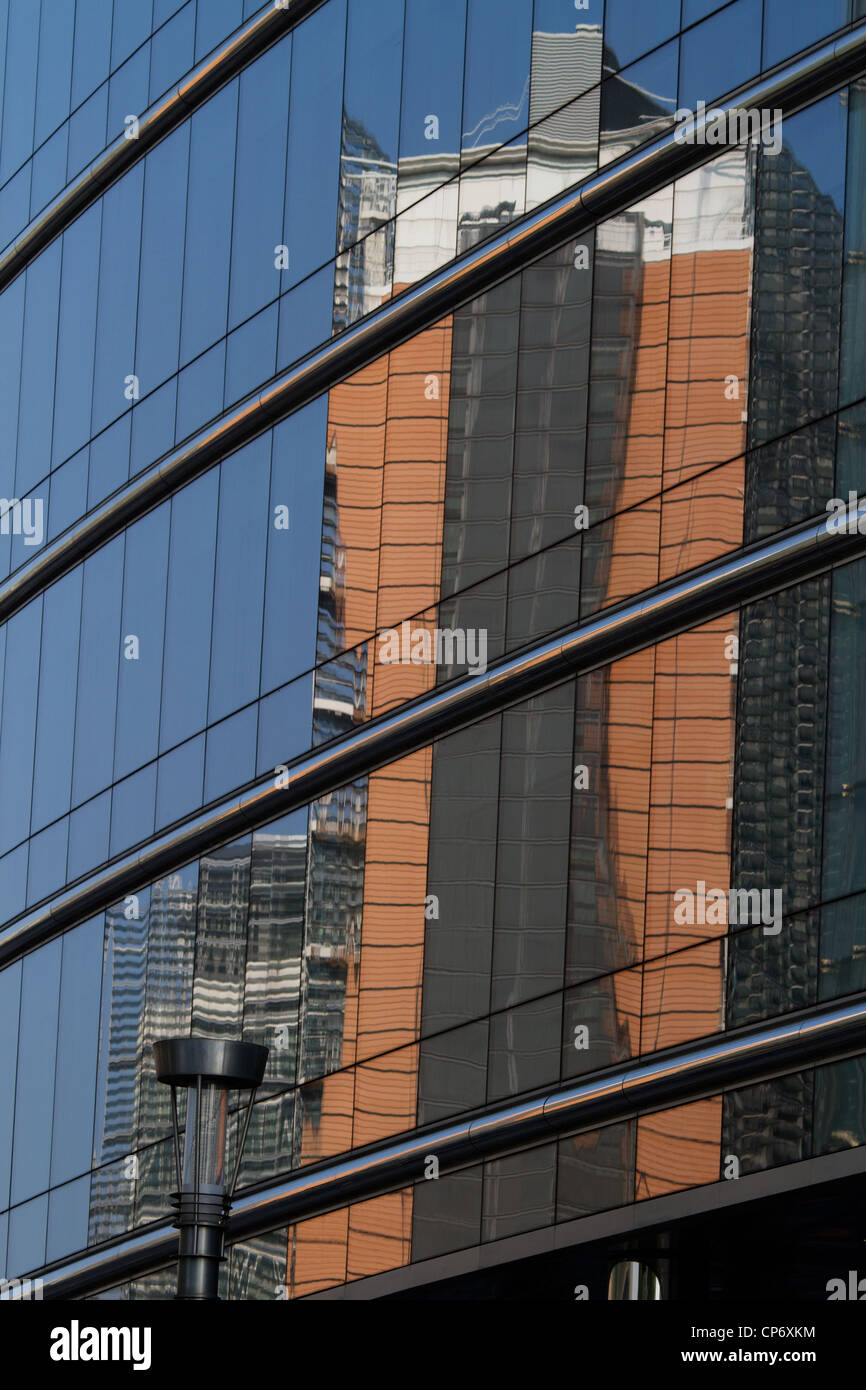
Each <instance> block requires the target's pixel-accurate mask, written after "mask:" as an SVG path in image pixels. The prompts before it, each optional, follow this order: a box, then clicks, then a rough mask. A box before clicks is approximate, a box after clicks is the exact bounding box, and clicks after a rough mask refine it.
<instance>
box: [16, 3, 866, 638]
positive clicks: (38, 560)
mask: <svg viewBox="0 0 866 1390" xmlns="http://www.w3.org/2000/svg"><path fill="white" fill-rule="evenodd" d="M864 67H866V21H864V22H863V23H861V24H859V25H857V27H856V28H855V29H853V30H851V31H850V32H848V33H846V34H845V35H844V36H843V37H842V38H839V39H833V40H830V41H829V42H828V43H825V44H822V45H820V46H819V47H818V48H816V49H814V50H812V52H811V53H808V54H806V55H804V56H801V57H800V58H797V59H795V60H794V61H793V62H791V63H788V64H785V65H784V66H783V67H780V68H779V69H777V70H776V71H775V72H774V73H771V74H770V75H769V76H765V77H762V78H760V79H758V80H757V81H755V82H753V83H750V84H749V85H748V86H747V87H743V88H741V89H740V90H739V91H738V92H737V93H735V94H733V95H732V96H730V97H728V98H726V99H725V100H724V101H722V102H720V104H719V106H718V108H713V107H708V109H707V111H706V112H705V113H704V115H703V118H702V120H701V121H700V122H696V123H695V125H694V130H695V132H696V137H695V138H696V142H695V143H693V144H688V143H684V142H680V141H678V140H677V139H676V138H675V135H674V131H673V130H670V131H668V132H666V133H665V134H664V135H661V136H659V137H658V138H657V139H655V140H651V141H649V142H648V143H647V144H645V145H642V146H640V147H639V148H638V149H636V150H633V151H631V152H630V153H628V154H626V155H624V156H623V157H622V158H621V159H619V160H616V161H615V162H613V163H611V164H608V165H606V166H605V167H604V168H603V169H601V170H599V172H598V173H595V174H591V175H590V176H589V177H588V178H586V179H584V180H583V181H582V182H580V183H577V184H574V185H573V186H572V187H571V188H569V189H567V190H566V191H565V192H564V193H560V194H558V195H557V196H556V197H555V198H552V199H551V200H550V201H549V202H547V203H543V204H542V205H541V206H540V207H537V208H535V209H534V210H533V211H532V212H530V213H527V214H526V215H525V216H524V217H521V218H518V219H516V220H515V221H514V222H511V223H509V224H508V225H507V226H506V227H505V228H503V230H502V231H500V232H498V233H497V234H496V235H495V236H493V237H490V238H489V239H488V240H487V241H483V242H481V243H479V244H478V245H477V246H475V247H472V248H471V249H470V250H469V251H466V252H464V253H463V254H462V255H460V256H458V257H456V259H455V260H453V261H449V263H448V264H447V265H446V266H444V267H442V269H440V270H437V271H435V272H434V273H433V274H432V275H429V276H427V277H426V278H425V279H423V280H419V281H418V282H417V283H416V284H414V285H411V286H410V287H409V288H408V289H406V290H404V291H402V293H400V294H399V295H396V296H395V297H394V298H393V299H390V300H388V301H387V302H386V303H385V304H383V305H382V306H381V307H380V308H379V309H377V310H375V311H374V312H373V313H371V314H368V315H367V317H366V318H363V319H360V320H359V321H358V322H357V323H355V324H353V325H352V326H351V327H350V328H347V329H345V330H344V332H342V333H340V334H338V335H337V336H336V337H334V338H332V339H330V340H329V341H328V342H327V343H324V344H322V345H321V346H320V347H318V348H317V349H316V350H315V351H314V352H312V353H310V354H308V356H307V357H305V358H303V359H302V360H301V361H300V362H298V363H296V364H295V365H294V366H292V367H290V368H289V369H288V370H287V371H285V372H283V373H281V374H280V375H279V376H277V377H275V378H274V380H273V381H272V382H271V383H270V385H268V386H266V387H265V388H264V389H262V390H259V391H257V392H254V393H253V394H252V395H251V396H249V397H247V399H246V400H244V401H242V402H241V403H240V404H239V405H237V406H234V407H233V408H232V409H231V410H229V411H227V412H226V413H224V414H223V415H220V416H219V417H217V418H216V419H215V420H213V421H211V423H210V424H209V425H207V426H206V427H205V428H203V429H201V430H200V431H198V433H196V434H194V435H193V436H192V437H191V438H190V439H188V440H186V441H185V442H184V443H183V444H181V445H179V446H178V447H177V448H175V449H173V450H171V451H170V452H169V453H168V454H166V455H165V456H164V458H162V459H161V460H159V461H157V462H156V463H154V464H153V465H151V467H149V468H147V469H145V470H144V471H143V472H142V473H140V474H138V476H137V477H136V478H134V479H133V480H132V481H131V482H129V483H127V484H126V485H125V486H124V487H122V488H119V489H118V490H117V492H115V493H114V494H113V495H112V496H111V497H109V498H107V499H106V500H105V501H104V502H102V503H101V504H100V505H99V506H98V507H96V508H95V509H94V510H93V511H91V512H90V513H88V515H87V516H85V517H83V518H81V520H79V521H78V522H77V523H75V524H74V525H73V526H71V527H70V528H69V529H68V530H67V531H65V532H64V533H63V535H62V536H59V537H58V538H57V539H56V540H54V541H52V542H51V544H50V545H47V546H46V547H45V549H44V550H41V551H40V552H39V554H38V555H35V556H34V557H33V559H31V560H29V561H28V562H27V563H26V564H24V565H22V566H21V567H20V569H18V570H16V571H15V573H14V574H12V575H10V576H9V578H8V579H6V580H5V581H4V582H3V583H2V584H0V622H3V621H5V620H6V619H7V618H9V617H10V616H11V615H12V613H14V612H15V611H16V610H17V609H19V608H20V607H21V606H22V605H23V604H25V603H26V602H27V601H28V600H29V599H31V598H33V597H34V596H35V595H36V594H37V593H39V592H40V591H41V590H42V589H44V588H45V586H46V585H47V584H50V583H51V582H52V581H53V580H56V579H59V578H60V576H61V575H63V574H66V573H67V572H68V571H69V570H70V569H72V568H73V566H74V565H76V564H78V563H79V562H80V561H81V560H83V559H84V558H85V557H86V556H87V555H90V554H92V552H93V551H94V550H97V549H98V548H99V546H101V545H104V544H105V543H106V542H107V541H108V540H110V539H111V538H112V537H113V536H115V535H117V534H118V533H119V532H120V531H122V530H123V529H124V527H126V526H128V525H129V524H130V523H131V522H132V521H134V520H136V518H138V517H140V516H142V515H143V514H144V513H145V512H147V511H149V510H150V509H151V508H152V507H155V506H156V505H157V504H158V503H159V502H161V501H163V500H164V499H165V498H166V497H168V496H170V495H171V493H172V492H175V491H176V490H177V489H178V488H179V487H182V486H183V485H184V484H185V483H188V482H190V481H191V480H192V479H193V478H196V477H198V476H199V475H200V474H201V473H203V472H204V471H205V470H206V469H207V468H209V467H210V466H211V465H212V464H214V463H216V462H217V461H218V460H219V459H221V458H225V457H226V456H227V455H228V454H231V453H233V452H234V451H235V450H236V449H239V448H241V447H242V445H244V444H247V443H249V442H250V440H252V439H255V438H256V437H257V436H258V435H259V434H261V433H263V431H265V430H266V429H269V428H271V426H273V425H274V424H276V423H277V422H278V421H280V420H282V419H285V417H286V416H287V415H290V414H292V413H293V412H294V411H296V410H299V409H300V408H301V407H302V406H304V405H307V404H309V403H310V401H313V400H315V399H316V398H317V397H318V396H320V395H322V394H323V393H324V392H325V391H328V390H330V389H331V387H333V386H335V385H337V383H338V382H340V381H343V380H344V379H345V378H346V377H348V376H351V375H352V373H353V372H356V371H358V370H359V369H360V368H361V367H364V366H366V365H368V364H369V363H370V362H373V361H375V359H376V358H378V357H380V356H381V355H382V354H383V353H385V352H388V351H389V350H391V349H392V348H395V347H397V346H399V344H400V343H402V342H405V341H406V339H408V338H411V337H412V336H413V335H414V334H416V333H418V332H420V331H421V330H422V329H424V328H428V327H430V326H431V325H432V324H434V323H436V322H438V320H439V319H441V318H442V317H443V316H444V315H446V314H449V313H451V312H452V311H453V310H454V309H456V308H458V307H459V306H460V305H461V304H465V303H466V302H467V301H468V300H470V299H473V298H474V297H475V296H476V295H478V294H480V293H481V292H482V291H484V290H488V289H490V288H491V286H493V285H496V284H498V283H499V282H500V281H501V280H504V279H506V278H507V277H508V276H509V275H513V274H514V273H515V272H516V271H518V270H520V269H521V268H522V267H523V266H525V265H527V264H529V263H530V262H532V261H534V260H537V259H538V257H539V256H543V255H545V254H546V253H547V252H548V251H551V250H553V249H554V248H555V247H557V246H559V245H561V244H562V242H563V241H565V240H566V239H567V238H568V237H569V236H579V235H581V234H582V233H585V232H588V231H590V230H591V229H592V228H593V227H594V226H595V225H596V223H598V222H600V221H603V220H604V219H605V218H608V217H612V216H614V215H615V214H616V213H621V212H624V211H626V210H627V209H628V208H629V207H631V206H632V204H633V203H634V202H635V201H637V200H638V199H639V198H641V197H643V196H645V195H646V194H648V193H650V192H652V191H654V190H656V189H658V188H663V187H665V186H666V185H667V184H669V183H671V182H672V181H673V180H674V179H676V178H678V177H679V176H680V175H682V174H685V173H687V172H688V171H689V170H690V169H694V168H697V167H698V166H699V165H701V164H705V163H707V162H708V161H709V160H711V159H713V158H715V157H716V156H717V155H718V154H719V153H720V148H721V147H720V146H718V145H707V144H703V143H700V142H699V137H700V133H701V130H702V129H703V127H705V126H707V125H708V124H710V119H711V118H712V117H714V115H715V114H716V113H717V111H719V110H721V111H728V110H732V109H735V108H736V109H738V110H739V109H756V110H766V109H768V108H770V109H776V108H778V109H779V110H782V111H783V112H784V114H785V115H786V116H789V115H791V114H793V113H794V112H795V111H798V110H800V109H801V108H802V107H804V106H806V105H808V104H809V103H810V102H812V101H815V100H817V99H818V98H819V97H821V96H826V95H827V94H828V93H829V92H831V91H834V90H835V89H836V88H838V87H840V86H842V85H843V84H844V83H845V82H846V81H848V80H849V79H850V78H851V77H852V76H853V75H854V74H855V73H856V72H858V71H860V70H861V69H863V68H864Z"/></svg>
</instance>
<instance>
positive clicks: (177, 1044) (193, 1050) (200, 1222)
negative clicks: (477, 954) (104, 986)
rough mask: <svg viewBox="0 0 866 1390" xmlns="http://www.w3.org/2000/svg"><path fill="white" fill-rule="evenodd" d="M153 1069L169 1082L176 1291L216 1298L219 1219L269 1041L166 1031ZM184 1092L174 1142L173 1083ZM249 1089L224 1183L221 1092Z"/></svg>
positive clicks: (224, 1103) (224, 1102)
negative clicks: (178, 1034)
mask: <svg viewBox="0 0 866 1390" xmlns="http://www.w3.org/2000/svg"><path fill="white" fill-rule="evenodd" d="M153 1051H154V1055H155V1057H156V1076H157V1080H158V1081H163V1082H165V1084H166V1085H168V1086H171V1116H172V1126H173V1129H174V1158H175V1168H176V1171H177V1191H176V1192H173V1193H172V1194H171V1199H172V1203H173V1205H174V1207H175V1211H176V1216H175V1221H174V1224H175V1226H177V1228H178V1230H179V1231H180V1237H179V1241H178V1249H179V1262H178V1271H177V1297H178V1298H181V1299H214V1298H219V1267H220V1262H221V1260H222V1258H223V1244H224V1237H225V1226H226V1220H227V1218H228V1214H229V1211H230V1210H231V1200H232V1196H233V1194H234V1190H235V1185H236V1183H237V1180H238V1174H239V1173H240V1167H241V1156H242V1154H243V1151H244V1143H245V1141H246V1137H247V1130H248V1128H249V1123H250V1115H251V1114H252V1108H253V1100H254V1099H255V1094H256V1088H257V1087H258V1086H259V1084H260V1082H261V1080H262V1077H263V1076H264V1074H265V1064H266V1062H267V1060H268V1049H267V1048H266V1047H259V1045H258V1044H257V1043H248V1042H228V1041H227V1042H220V1041H213V1040H211V1039H209V1038H166V1039H164V1040H163V1041H161V1042H157V1043H154V1045H153ZM179 1088H183V1089H185V1090H186V1092H187V1104H186V1132H185V1134H184V1139H183V1149H182V1150H181V1137H180V1127H179V1124H178V1104H177V1093H178V1089H179ZM232 1090H241V1091H245V1090H248V1091H249V1093H250V1095H249V1100H248V1102H247V1107H246V1113H245V1114H244V1120H243V1128H242V1130H241V1134H240V1138H239V1141H238V1150H237V1158H236V1159H235V1166H234V1173H233V1174H232V1179H231V1182H230V1183H229V1184H226V1178H225V1167H226V1149H227V1144H228V1093H229V1091H232Z"/></svg>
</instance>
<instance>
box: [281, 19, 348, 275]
mask: <svg viewBox="0 0 866 1390" xmlns="http://www.w3.org/2000/svg"><path fill="white" fill-rule="evenodd" d="M345 28H346V0H328V4H327V5H323V6H322V8H321V9H320V10H317V11H316V13H315V14H313V15H311V17H310V18H309V19H308V20H306V21H305V23H304V24H302V25H301V27H300V29H299V30H298V31H297V33H296V34H295V35H294V42H293V53H292V92H291V108H290V116H289V147H288V165H287V184H286V216H285V229H286V231H285V242H286V245H287V246H288V248H289V269H288V271H287V272H286V274H284V275H282V276H281V277H280V278H281V281H282V283H283V284H285V285H290V284H292V283H293V282H294V281H296V280H301V279H303V277H304V276H305V275H308V274H309V273H310V271H311V270H313V269H315V268H316V267H317V266H320V265H321V263H322V261H323V260H325V259H328V258H330V257H331V256H332V255H333V254H334V244H335V236H336V228H337V195H338V191H339V183H340V131H341V111H342V90H343V49H344V44H345ZM312 110H315V111H316V113H317V114H316V120H315V121H312V122H311V121H310V119H309V112H310V111H312Z"/></svg>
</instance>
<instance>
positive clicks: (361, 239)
mask: <svg viewBox="0 0 866 1390" xmlns="http://www.w3.org/2000/svg"><path fill="white" fill-rule="evenodd" d="M396 202H397V166H396V164H395V162H394V161H393V159H389V158H388V156H387V155H386V154H385V153H384V152H383V151H382V150H381V149H380V147H379V145H378V144H377V142H376V140H375V139H374V138H373V137H372V136H371V135H369V134H368V133H367V131H366V130H364V128H363V126H361V125H359V123H358V122H357V121H354V120H353V119H352V118H351V116H350V115H348V114H345V115H344V117H343V154H342V174H341V179H340V211H339V228H338V241H339V245H340V246H341V247H344V248H348V249H347V250H344V253H343V255H342V256H341V257H339V259H338V261H337V269H336V277H335V284H334V328H335V329H340V328H345V327H346V325H347V324H349V323H354V321H355V319H357V318H361V317H362V315H364V314H367V313H369V312H370V310H371V309H375V308H376V307H377V306H378V305H379V304H381V302H382V300H383V299H385V298H386V297H387V296H388V295H389V294H390V292H391V283H392V280H393V276H394V223H393V220H392V219H393V217H394V213H395V212H396Z"/></svg>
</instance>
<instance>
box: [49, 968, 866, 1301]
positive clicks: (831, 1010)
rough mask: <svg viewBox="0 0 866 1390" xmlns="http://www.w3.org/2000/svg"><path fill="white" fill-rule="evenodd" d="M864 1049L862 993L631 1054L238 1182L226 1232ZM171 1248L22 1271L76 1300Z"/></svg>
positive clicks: (141, 1240)
mask: <svg viewBox="0 0 866 1390" xmlns="http://www.w3.org/2000/svg"><path fill="white" fill-rule="evenodd" d="M864 1046H866V998H864V997H863V996H860V997H858V998H856V999H853V1000H847V1001H846V1002H845V1003H843V1004H839V1003H834V1004H830V1005H827V1004H824V1005H821V1006H818V1007H816V1008H812V1009H809V1010H807V1011H806V1012H804V1013H802V1014H796V1015H793V1016H792V1015H785V1016H784V1017H783V1018H780V1019H777V1020H775V1021H774V1022H773V1023H771V1024H766V1023H765V1024H761V1025H759V1026H752V1027H750V1028H746V1029H739V1030H737V1031H734V1032H730V1033H726V1034H717V1035H715V1036H713V1037H709V1038H704V1039H701V1040H700V1041H698V1042H689V1043H687V1044H684V1045H682V1046H680V1047H676V1048H671V1049H667V1050H665V1051H663V1052H659V1053H653V1054H650V1055H648V1056H645V1057H641V1058H638V1059H637V1060H635V1061H634V1062H631V1063H629V1064H628V1065H626V1066H622V1067H619V1068H617V1069H615V1070H612V1071H611V1070H608V1071H606V1072H600V1073H598V1074H597V1075H590V1076H586V1077H583V1078H581V1079H580V1080H579V1081H575V1082H572V1083H571V1084H569V1085H568V1086H564V1087H561V1088H560V1089H558V1090H555V1091H552V1092H549V1093H546V1094H543V1095H541V1096H534V1097H531V1098H529V1099H527V1100H519V1101H510V1102H509V1103H508V1104H506V1105H500V1106H497V1107H494V1108H491V1109H490V1110H487V1111H485V1112H484V1113H482V1114H481V1115H474V1116H473V1115H467V1116H466V1117H465V1118H463V1119H460V1120H456V1121H453V1122H451V1123H448V1124H445V1125H439V1126H436V1127H434V1128H427V1129H416V1130H411V1131H409V1132H407V1133H406V1134H403V1135H400V1136H396V1137H394V1138H391V1139H388V1140H387V1141H385V1142H384V1143H381V1144H377V1145H373V1146H370V1147H368V1148H366V1149H361V1150H356V1151H354V1152H350V1153H348V1154H346V1155H343V1156H342V1157H340V1158H338V1159H331V1160H329V1161H327V1162H325V1163H322V1164H315V1165H310V1167H309V1168H304V1169H302V1170H300V1171H299V1172H295V1173H293V1174H291V1176H289V1177H287V1178H285V1179H283V1180H282V1181H280V1182H277V1183H269V1184H267V1185H266V1186H262V1187H260V1188H258V1189H256V1190H253V1189H248V1190H247V1191H246V1192H245V1193H243V1194H242V1195H240V1196H239V1197H238V1199H237V1201H236V1203H235V1206H234V1209H233V1213H232V1217H231V1222H230V1227H229V1240H230V1241H238V1240H245V1239H250V1238H252V1237H254V1236H257V1235H262V1234H264V1233H265V1232H266V1231H271V1230H274V1229H276V1228H278V1227H280V1226H284V1225H287V1224H289V1223H291V1222H294V1221H298V1220H304V1219H308V1218H309V1217H311V1216H318V1215H321V1214H323V1213H325V1212H328V1211H333V1210H335V1209H336V1208H339V1207H343V1206H345V1205H347V1204H348V1203H349V1202H355V1201H358V1200H361V1199H367V1198H370V1197H374V1196H379V1195H381V1194H383V1193H385V1192H390V1191H393V1190H395V1189H396V1188H400V1187H405V1186H406V1185H407V1184H411V1183H414V1182H416V1181H418V1180H419V1179H420V1178H421V1177H422V1176H423V1172H424V1160H425V1157H426V1156H427V1155H428V1154H431V1153H432V1154H435V1155H436V1157H437V1159H438V1160H439V1169H440V1172H442V1171H448V1170H450V1169H453V1168H457V1167H461V1166H465V1165H466V1164H467V1163H474V1162H478V1161H479V1160H480V1159H484V1158H490V1157H493V1156H495V1155H498V1154H502V1153H507V1152H510V1151H513V1150H514V1148H515V1147H521V1146H523V1145H526V1144H531V1143H533V1142H534V1141H538V1140H542V1141H543V1140H545V1139H550V1138H552V1137H556V1136H557V1135H562V1134H573V1133H580V1132H581V1131H584V1130H589V1129H594V1128H597V1127H599V1126H600V1125H607V1124H614V1123H617V1122H622V1121H624V1120H629V1119H633V1118H634V1117H635V1116H637V1115H641V1114H651V1113H653V1112H654V1111H656V1110H659V1109H664V1108H666V1107H667V1106H669V1105H679V1104H684V1103H687V1102H690V1101H694V1100H700V1099H702V1098H703V1097H706V1096H709V1095H718V1094H719V1093H720V1092H722V1091H725V1090H730V1089H731V1088H732V1087H735V1086H741V1085H745V1084H748V1083H754V1082H757V1081H762V1080H768V1079H769V1078H771V1077H774V1076H780V1075H785V1074H786V1073H788V1072H792V1071H796V1070H800V1069H802V1068H804V1067H808V1066H810V1065H814V1064H815V1063H818V1062H820V1063H822V1064H823V1063H826V1062H831V1061H837V1060H841V1059H842V1058H844V1057H848V1056H853V1055H856V1054H857V1053H858V1052H862V1050H863V1048H864ZM176 1254H177V1233H176V1232H175V1231H174V1229H173V1228H172V1227H170V1226H166V1225H159V1226H156V1227H151V1228H150V1229H149V1230H146V1231H142V1232H140V1233H138V1234H136V1235H134V1236H131V1237H126V1238H124V1239H121V1240H118V1241H114V1242H110V1243H105V1244H104V1245H102V1246H100V1247H98V1248H95V1249H93V1250H90V1251H87V1252H85V1253H82V1254H81V1255H78V1256H76V1257H74V1258H73V1259H70V1260H64V1261H62V1262H58V1263H56V1264H54V1265H53V1266H47V1267H43V1268H42V1269H39V1270H34V1271H28V1272H27V1274H28V1277H30V1278H41V1279H42V1280H43V1296H44V1297H45V1298H48V1299H61V1298H75V1297H81V1296H82V1295H85V1294H92V1293H97V1292H99V1291H100V1290H103V1289H107V1288H111V1287H112V1286H113V1285H116V1284H118V1283H120V1282H121V1281H122V1280H124V1279H132V1278H136V1277H138V1276H140V1275H142V1274H147V1273H151V1272H152V1271H154V1270H157V1269H162V1268H164V1267H165V1266H166V1265H168V1264H170V1263H172V1262H173V1260H174V1259H175V1257H176Z"/></svg>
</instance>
